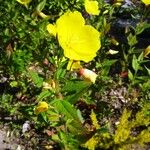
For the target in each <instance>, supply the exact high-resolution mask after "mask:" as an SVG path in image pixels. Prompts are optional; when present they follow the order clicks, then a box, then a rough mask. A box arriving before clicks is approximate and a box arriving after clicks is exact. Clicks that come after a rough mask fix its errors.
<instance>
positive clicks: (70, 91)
mask: <svg viewBox="0 0 150 150" xmlns="http://www.w3.org/2000/svg"><path fill="white" fill-rule="evenodd" d="M90 85H91V84H90V83H89V82H85V81H79V80H72V81H69V82H67V83H66V85H65V86H64V88H63V89H62V91H63V92H67V94H66V100H67V101H69V102H70V103H71V104H75V103H76V102H77V101H78V99H79V98H80V97H81V96H82V95H83V94H84V92H85V91H86V90H87V89H88V88H89V86H90Z"/></svg>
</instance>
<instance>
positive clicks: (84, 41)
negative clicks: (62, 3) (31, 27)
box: [47, 11, 101, 62]
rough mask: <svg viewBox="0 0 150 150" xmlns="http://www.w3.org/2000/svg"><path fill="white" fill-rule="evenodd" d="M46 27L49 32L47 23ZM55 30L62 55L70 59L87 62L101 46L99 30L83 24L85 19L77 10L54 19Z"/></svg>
mask: <svg viewBox="0 0 150 150" xmlns="http://www.w3.org/2000/svg"><path fill="white" fill-rule="evenodd" d="M50 26H51V25H50ZM51 27H52V26H51ZM47 28H48V31H49V32H50V30H49V29H50V28H49V25H48V26H47ZM52 28H53V27H52ZM56 31H57V38H58V42H59V44H60V46H61V47H62V48H63V50H64V55H65V56H66V57H67V58H69V59H70V60H76V61H79V60H82V61H85V62H89V61H91V60H92V59H93V58H94V57H95V56H96V52H97V51H98V50H99V48H100V46H101V44H100V39H99V37H100V34H99V32H98V31H97V30H96V29H95V28H94V27H92V26H90V25H85V20H84V18H83V17H82V15H81V13H80V12H78V11H74V12H66V13H65V14H64V15H62V16H61V17H60V18H59V19H58V20H57V21H56ZM50 33H52V30H51V32H50Z"/></svg>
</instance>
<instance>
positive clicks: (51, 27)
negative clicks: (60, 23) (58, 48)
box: [47, 24, 57, 37]
mask: <svg viewBox="0 0 150 150" xmlns="http://www.w3.org/2000/svg"><path fill="white" fill-rule="evenodd" d="M47 31H48V32H49V33H50V34H51V35H53V36H55V37H56V33H57V30H56V26H55V25H52V24H48V25H47Z"/></svg>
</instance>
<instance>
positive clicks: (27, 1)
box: [16, 0, 32, 5]
mask: <svg viewBox="0 0 150 150" xmlns="http://www.w3.org/2000/svg"><path fill="white" fill-rule="evenodd" d="M16 1H17V2H19V3H20V4H23V5H27V4H29V3H30V2H31V1H32V0H16Z"/></svg>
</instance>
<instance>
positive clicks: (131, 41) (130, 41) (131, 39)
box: [127, 33, 137, 47]
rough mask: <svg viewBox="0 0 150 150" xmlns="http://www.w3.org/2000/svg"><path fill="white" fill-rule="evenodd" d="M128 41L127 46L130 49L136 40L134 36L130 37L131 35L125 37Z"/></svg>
mask: <svg viewBox="0 0 150 150" xmlns="http://www.w3.org/2000/svg"><path fill="white" fill-rule="evenodd" d="M127 39H128V44H129V45H130V46H131V47H132V46H134V45H135V44H136V43H137V39H136V36H135V35H132V34H131V33H130V34H129V35H128V37H127Z"/></svg>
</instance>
